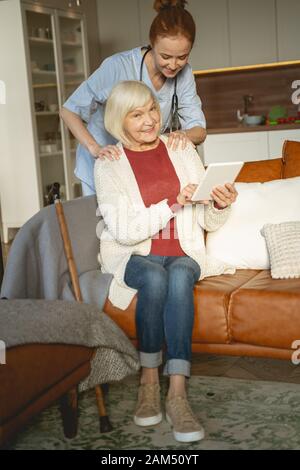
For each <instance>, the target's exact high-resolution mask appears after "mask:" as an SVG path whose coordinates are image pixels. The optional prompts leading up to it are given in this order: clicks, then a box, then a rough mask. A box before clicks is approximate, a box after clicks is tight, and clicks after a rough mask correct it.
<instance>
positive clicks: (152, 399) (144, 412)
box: [133, 384, 162, 426]
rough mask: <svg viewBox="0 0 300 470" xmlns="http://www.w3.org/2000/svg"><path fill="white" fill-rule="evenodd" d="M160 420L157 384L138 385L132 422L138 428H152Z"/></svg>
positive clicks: (158, 388)
mask: <svg viewBox="0 0 300 470" xmlns="http://www.w3.org/2000/svg"><path fill="white" fill-rule="evenodd" d="M161 420H162V414H161V408H160V386H159V384H145V385H140V386H139V391H138V402H137V406H136V410H135V414H134V417H133V421H134V422H135V424H137V425H138V426H153V425H154V424H158V423H160V422H161Z"/></svg>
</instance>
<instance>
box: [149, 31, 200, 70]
mask: <svg viewBox="0 0 300 470" xmlns="http://www.w3.org/2000/svg"><path fill="white" fill-rule="evenodd" d="M191 48H192V45H191V42H190V41H189V40H188V39H187V38H186V37H185V36H182V35H180V36H174V37H170V36H169V37H163V36H159V37H158V38H157V40H156V41H155V43H154V44H153V45H152V57H153V61H154V66H155V68H156V69H157V70H158V71H159V72H160V73H161V74H162V75H163V76H164V77H166V78H174V77H175V76H176V75H177V74H178V72H180V70H182V69H183V67H184V66H185V65H186V64H187V62H188V59H189V54H190V52H191Z"/></svg>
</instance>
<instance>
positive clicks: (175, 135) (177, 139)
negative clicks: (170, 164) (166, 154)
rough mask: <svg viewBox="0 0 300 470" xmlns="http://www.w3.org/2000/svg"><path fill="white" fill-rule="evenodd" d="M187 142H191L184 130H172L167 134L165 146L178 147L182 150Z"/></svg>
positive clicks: (174, 148) (173, 148) (175, 148)
mask: <svg viewBox="0 0 300 470" xmlns="http://www.w3.org/2000/svg"><path fill="white" fill-rule="evenodd" d="M188 142H191V140H190V139H189V138H188V136H187V135H186V132H185V131H180V130H179V131H173V132H170V134H168V142H167V147H169V148H171V149H172V150H177V149H178V148H181V149H182V150H184V149H185V148H186V146H187V144H188Z"/></svg>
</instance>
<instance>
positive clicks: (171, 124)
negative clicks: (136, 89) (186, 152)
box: [140, 46, 181, 132]
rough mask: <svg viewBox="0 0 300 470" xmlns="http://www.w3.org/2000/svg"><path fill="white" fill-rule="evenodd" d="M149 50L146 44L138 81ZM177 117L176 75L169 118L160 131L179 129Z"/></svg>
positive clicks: (149, 47) (141, 79) (141, 76)
mask: <svg viewBox="0 0 300 470" xmlns="http://www.w3.org/2000/svg"><path fill="white" fill-rule="evenodd" d="M150 51H151V46H147V50H146V52H145V54H144V55H143V58H142V62H141V66H140V82H142V81H143V67H144V62H145V58H146V55H147V54H148V52H150ZM179 117H180V115H179V113H178V96H177V76H176V77H175V78H174V91H173V96H172V102H171V109H170V113H169V118H168V122H167V124H166V125H165V127H164V129H162V132H165V131H166V130H167V129H169V130H170V132H172V131H173V130H178V129H180V127H181V126H180V121H179Z"/></svg>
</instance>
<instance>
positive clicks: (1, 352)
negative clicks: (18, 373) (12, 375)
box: [0, 340, 6, 365]
mask: <svg viewBox="0 0 300 470" xmlns="http://www.w3.org/2000/svg"><path fill="white" fill-rule="evenodd" d="M1 364H6V344H5V343H4V341H1V340H0V365H1Z"/></svg>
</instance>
